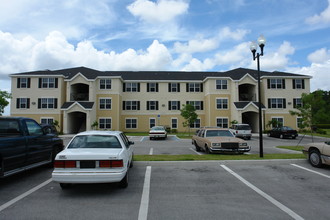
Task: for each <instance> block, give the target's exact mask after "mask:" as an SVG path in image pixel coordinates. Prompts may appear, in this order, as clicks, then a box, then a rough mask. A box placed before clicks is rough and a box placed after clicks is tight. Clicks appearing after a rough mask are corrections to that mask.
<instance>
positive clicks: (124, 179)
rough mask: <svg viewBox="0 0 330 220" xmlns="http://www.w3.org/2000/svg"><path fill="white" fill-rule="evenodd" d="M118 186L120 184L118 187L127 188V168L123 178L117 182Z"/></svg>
mask: <svg viewBox="0 0 330 220" xmlns="http://www.w3.org/2000/svg"><path fill="white" fill-rule="evenodd" d="M119 186H120V188H127V186H128V170H127V172H126V175H125V176H124V178H123V179H122V180H121V181H120V182H119Z"/></svg>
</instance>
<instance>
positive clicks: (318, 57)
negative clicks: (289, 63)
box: [307, 48, 330, 63]
mask: <svg viewBox="0 0 330 220" xmlns="http://www.w3.org/2000/svg"><path fill="white" fill-rule="evenodd" d="M307 58H308V60H309V61H310V62H311V63H324V62H326V61H327V60H330V50H327V49H326V48H321V49H319V50H316V51H315V52H313V53H311V54H309V55H308V57H307Z"/></svg>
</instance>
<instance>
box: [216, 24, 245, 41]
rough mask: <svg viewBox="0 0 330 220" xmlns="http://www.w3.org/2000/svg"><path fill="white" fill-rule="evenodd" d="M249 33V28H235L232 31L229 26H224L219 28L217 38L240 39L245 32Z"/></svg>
mask: <svg viewBox="0 0 330 220" xmlns="http://www.w3.org/2000/svg"><path fill="white" fill-rule="evenodd" d="M248 33H250V31H249V30H245V29H236V30H234V31H232V30H231V29H230V28H229V27H224V28H222V29H221V30H220V32H219V38H220V39H221V40H226V39H229V40H236V41H239V40H242V39H243V38H244V37H245V35H246V34H248Z"/></svg>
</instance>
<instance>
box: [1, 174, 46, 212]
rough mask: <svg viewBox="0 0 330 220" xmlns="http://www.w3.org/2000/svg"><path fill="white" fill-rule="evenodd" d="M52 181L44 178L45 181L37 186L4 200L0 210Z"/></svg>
mask: <svg viewBox="0 0 330 220" xmlns="http://www.w3.org/2000/svg"><path fill="white" fill-rule="evenodd" d="M51 181H52V179H49V180H46V181H45V182H43V183H41V184H39V185H38V186H36V187H34V188H32V189H30V190H29V191H27V192H25V193H23V194H21V195H19V196H17V197H16V198H14V199H12V200H10V201H9V202H6V203H5V204H3V205H1V206H0V212H1V211H3V210H4V209H6V208H8V207H9V206H11V205H13V204H14V203H16V202H18V201H19V200H21V199H23V198H25V197H27V196H28V195H30V194H31V193H34V192H35V191H37V190H38V189H40V188H42V187H44V186H46V185H47V184H48V183H50V182H51Z"/></svg>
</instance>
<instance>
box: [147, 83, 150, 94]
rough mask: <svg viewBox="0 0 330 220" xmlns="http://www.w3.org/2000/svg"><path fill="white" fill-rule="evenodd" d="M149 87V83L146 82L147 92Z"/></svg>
mask: <svg viewBox="0 0 330 220" xmlns="http://www.w3.org/2000/svg"><path fill="white" fill-rule="evenodd" d="M149 87H150V85H149V83H147V92H149V89H150V88H149Z"/></svg>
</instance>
